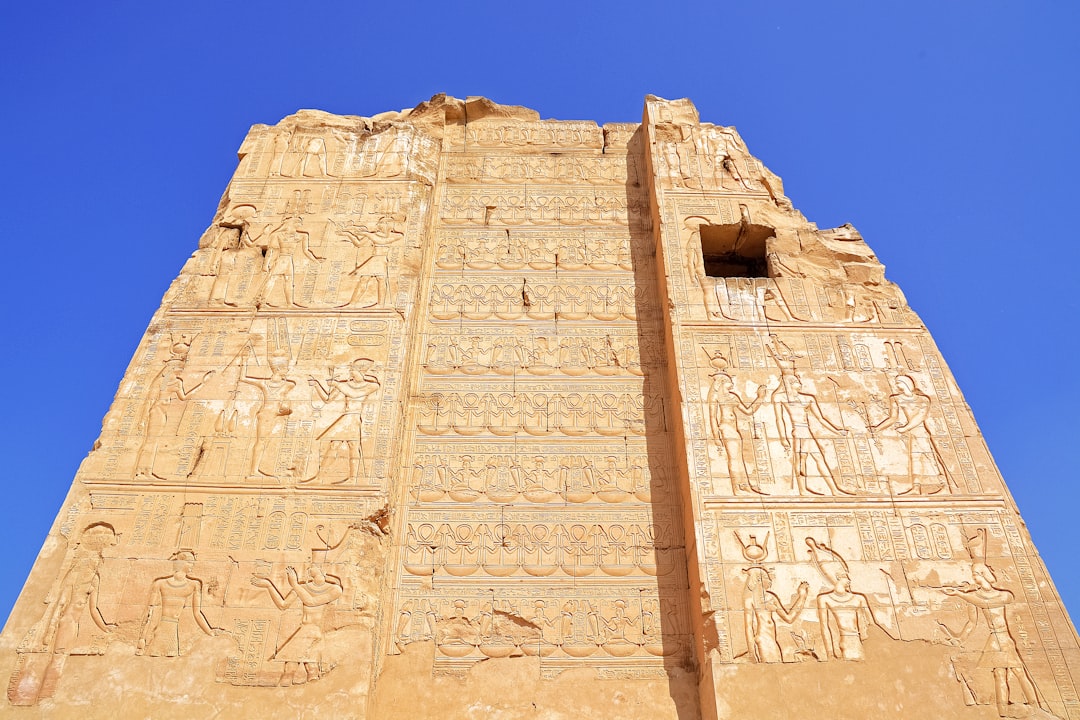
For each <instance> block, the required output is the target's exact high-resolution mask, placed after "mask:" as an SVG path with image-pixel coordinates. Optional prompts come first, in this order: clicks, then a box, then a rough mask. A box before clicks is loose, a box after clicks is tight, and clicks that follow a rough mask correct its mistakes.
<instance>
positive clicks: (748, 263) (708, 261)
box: [698, 222, 776, 277]
mask: <svg viewBox="0 0 1080 720" xmlns="http://www.w3.org/2000/svg"><path fill="white" fill-rule="evenodd" d="M698 229H699V231H700V232H701V259H702V261H703V262H704V265H705V274H706V275H708V276H709V277H768V276H769V272H768V266H767V264H766V262H765V241H766V240H768V239H769V238H771V237H773V235H775V234H776V230H775V229H773V228H771V227H768V226H766V225H754V224H753V223H748V222H744V223H733V224H731V225H701V226H699V228H698Z"/></svg>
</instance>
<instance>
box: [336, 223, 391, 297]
mask: <svg viewBox="0 0 1080 720" xmlns="http://www.w3.org/2000/svg"><path fill="white" fill-rule="evenodd" d="M337 229H338V231H339V232H340V233H341V234H343V235H345V237H347V238H348V240H349V242H351V243H352V244H353V245H354V246H356V258H355V265H354V266H353V269H352V270H351V271H350V272H349V277H354V278H356V280H355V283H356V284H355V285H354V286H353V290H352V294H351V296H350V297H349V300H348V302H346V303H345V305H343V306H342V307H345V306H351V307H356V308H367V307H386V298H387V296H388V295H389V294H390V279H389V268H388V266H387V257H386V251H385V250H384V249H383V248H382V247H380V245H379V244H378V243H376V242H375V235H374V234H373V233H371V232H369V231H367V230H366V229H363V228H361V227H345V226H341V225H337Z"/></svg>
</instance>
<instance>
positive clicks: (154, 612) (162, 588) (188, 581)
mask: <svg viewBox="0 0 1080 720" xmlns="http://www.w3.org/2000/svg"><path fill="white" fill-rule="evenodd" d="M170 559H171V560H172V564H173V574H172V575H168V576H166V577H161V578H158V579H156V580H154V582H153V584H152V585H151V586H150V604H149V608H148V610H147V616H146V624H145V625H144V627H143V632H142V637H141V638H140V639H139V645H138V649H137V650H136V651H135V654H136V655H149V656H151V657H176V656H178V655H180V654H181V648H180V616H181V615H182V614H183V612H184V608H185V607H190V608H191V614H192V617H194V619H195V624H196V625H198V626H199V629H200V630H202V631H203V632H204V633H206V634H207V635H217V634H218V633H219V632H221V631H220V630H218V629H217V628H214V627H211V625H210V623H209V622H208V621H207V619H206V616H205V615H203V611H202V593H203V584H202V580H199V579H198V578H193V577H190V576H189V575H188V573H190V572H191V569H192V568H193V567H194V566H195V553H193V552H191V551H189V550H181V551H180V552H177V553H175V554H173V556H172V558H170Z"/></svg>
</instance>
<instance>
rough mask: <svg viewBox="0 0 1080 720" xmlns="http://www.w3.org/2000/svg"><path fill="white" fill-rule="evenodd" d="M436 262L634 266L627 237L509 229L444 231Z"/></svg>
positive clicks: (480, 266)
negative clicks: (468, 234)
mask: <svg viewBox="0 0 1080 720" xmlns="http://www.w3.org/2000/svg"><path fill="white" fill-rule="evenodd" d="M442 238H443V239H442V242H441V243H440V245H439V250H438V254H437V256H436V259H435V265H436V266H437V267H440V268H442V269H444V270H459V269H461V268H470V269H473V270H488V269H491V268H495V267H498V268H501V269H503V270H520V269H521V268H524V267H529V268H532V269H533V270H553V269H556V268H558V269H559V270H600V271H611V270H633V269H634V264H633V258H632V253H631V249H630V241H629V240H628V239H625V238H624V239H611V238H606V237H603V236H600V235H588V236H585V235H571V236H562V237H557V236H556V237H553V236H550V235H539V234H536V233H532V232H531V233H527V234H518V235H514V236H513V237H511V235H510V232H509V231H507V232H505V233H502V234H500V235H499V236H496V237H494V238H492V237H486V236H484V235H480V234H478V235H476V236H474V237H463V236H461V235H455V234H449V233H443V236H442Z"/></svg>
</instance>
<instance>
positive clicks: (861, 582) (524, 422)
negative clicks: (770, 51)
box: [0, 96, 1080, 720]
mask: <svg viewBox="0 0 1080 720" xmlns="http://www.w3.org/2000/svg"><path fill="white" fill-rule="evenodd" d="M1077 667H1080V645H1078V641H1077V635H1076V631H1075V629H1074V628H1073V626H1072V624H1071V622H1070V620H1069V618H1068V616H1067V615H1066V613H1065V611H1064V609H1063V607H1062V605H1061V602H1060V599H1059V598H1058V596H1057V594H1056V592H1055V590H1054V588H1053V585H1052V583H1051V581H1050V578H1049V576H1048V575H1047V573H1046V570H1045V568H1044V567H1043V564H1042V562H1041V561H1040V559H1039V557H1038V555H1037V554H1036V552H1035V549H1034V547H1033V546H1032V544H1031V540H1030V537H1029V536H1028V533H1027V531H1026V530H1025V528H1024V526H1023V523H1022V521H1021V519H1020V517H1019V515H1018V514H1017V511H1016V507H1015V504H1014V503H1013V501H1012V499H1011V498H1010V496H1009V494H1008V491H1007V489H1006V487H1005V485H1004V483H1003V481H1002V479H1001V476H1000V474H999V473H998V471H997V469H996V468H995V466H994V463H993V461H992V459H991V457H990V455H989V452H988V451H987V449H986V446H985V444H984V443H983V440H982V438H981V436H980V435H979V431H978V429H977V427H976V425H975V422H974V420H973V419H972V417H971V413H970V411H969V410H968V408H967V406H966V404H965V403H964V401H963V397H962V396H961V394H960V391H959V389H958V388H957V387H956V384H955V382H954V380H953V378H952V375H951V374H950V372H949V370H948V368H947V367H946V366H945V363H944V361H943V360H942V358H941V355H940V353H939V352H938V350H937V348H936V347H935V345H934V343H933V340H932V339H931V338H930V336H929V334H928V332H927V331H926V328H925V327H924V326H923V325H922V324H921V322H920V321H919V319H918V317H917V316H916V315H915V314H914V313H913V312H912V311H911V309H910V308H909V307H908V306H907V303H906V301H905V299H904V296H903V294H902V293H901V292H900V290H899V289H898V288H897V287H896V286H895V285H893V284H892V283H890V282H889V281H888V280H886V279H885V276H884V268H883V266H882V265H881V263H880V262H878V260H877V258H876V257H875V256H874V254H873V252H872V251H871V250H870V248H869V247H868V246H867V245H866V244H865V243H864V242H863V240H862V238H861V237H860V236H859V234H858V232H857V231H856V230H855V229H854V228H852V227H851V226H844V227H840V228H835V229H831V230H822V229H819V228H817V227H816V226H815V225H814V224H813V223H810V222H808V221H807V220H806V219H805V218H803V216H802V215H801V214H800V213H799V212H798V211H797V210H795V209H794V208H793V206H792V204H791V202H790V201H789V200H788V199H787V198H786V197H785V195H784V192H783V187H782V185H781V182H780V180H779V178H777V177H776V176H775V175H774V174H772V173H771V172H769V171H768V170H767V169H766V168H765V167H764V166H762V164H761V163H760V162H759V161H757V160H756V159H755V158H754V157H753V156H751V155H750V153H749V151H748V149H747V148H746V146H745V144H744V143H743V141H742V139H741V138H740V137H739V135H738V133H737V132H736V131H735V129H734V128H729V127H722V126H716V125H712V124H709V123H702V122H700V121H699V119H698V117H697V111H696V110H695V109H694V107H693V105H692V104H691V103H690V102H689V101H687V100H677V101H666V100H662V99H660V98H656V97H652V96H650V97H648V98H646V102H645V114H644V119H643V122H642V123H641V124H640V125H639V124H631V123H625V124H622V123H617V124H609V125H605V126H602V127H601V126H598V125H596V124H595V123H592V122H563V121H553V120H540V119H539V116H538V115H537V113H536V112H534V111H532V110H529V109H526V108H521V107H511V106H502V105H497V104H495V103H493V102H491V101H489V100H486V99H483V98H469V99H467V100H464V101H462V100H458V99H454V98H449V97H445V96H436V97H434V98H432V99H431V100H430V101H427V102H425V103H422V104H420V105H419V106H417V107H416V108H414V109H413V110H406V111H402V112H389V113H383V114H381V115H377V116H374V117H370V118H367V117H352V116H348V117H342V116H334V115H329V114H326V113H322V112H317V111H309V110H305V111H300V112H298V113H297V114H295V115H293V116H290V117H288V118H286V119H284V120H282V121H281V122H280V123H278V124H277V125H275V126H273V127H269V126H265V125H256V126H254V127H253V128H252V129H251V131H250V132H249V134H248V136H247V138H246V139H245V141H244V143H243V145H242V146H241V148H240V164H239V167H238V169H237V172H236V175H235V176H234V178H233V180H232V182H231V183H230V184H229V187H228V189H227V191H226V193H225V196H224V197H223V198H222V201H221V205H220V207H219V208H218V210H217V213H216V214H215V216H214V219H213V222H212V223H211V225H210V227H209V229H208V230H207V231H206V233H205V235H204V236H203V238H202V239H201V240H200V242H199V246H198V250H197V251H196V252H195V253H194V255H192V257H191V259H190V260H189V261H188V263H187V264H186V265H185V266H184V268H183V270H182V272H181V274H180V276H179V277H178V278H177V280H176V281H175V282H174V283H173V285H172V287H171V288H170V289H169V291H168V293H167V294H166V296H165V299H164V302H163V304H162V306H161V308H160V309H159V310H158V312H157V314H156V315H155V316H154V318H153V320H152V322H151V325H150V327H149V328H148V330H147V333H146V336H145V337H144V339H143V341H142V343H141V344H140V346H139V349H138V351H137V353H136V355H135V357H134V359H133V361H132V364H131V366H130V368H129V369H128V372H127V374H126V375H125V377H124V379H123V381H122V383H121V386H120V389H119V391H118V392H117V395H116V400H115V402H114V404H113V406H112V408H111V409H110V411H109V414H108V415H107V416H106V418H105V420H104V423H103V427H102V434H101V437H100V439H99V441H98V443H97V444H96V446H95V449H94V451H93V452H92V453H91V454H90V455H89V457H87V459H86V460H85V461H84V463H83V465H82V467H81V468H80V470H79V473H78V475H77V476H76V478H75V481H74V484H73V486H72V489H71V492H70V494H69V496H68V499H67V501H66V503H65V505H64V507H63V509H62V510H61V512H60V513H59V515H58V518H57V520H56V523H55V525H54V527H53V529H52V531H51V532H50V534H49V536H48V538H47V539H46V541H45V545H44V547H43V549H42V552H41V555H40V557H39V559H38V562H37V565H36V566H35V568H34V571H33V573H32V574H31V576H30V578H29V580H28V581H27V584H26V587H25V588H24V590H23V594H22V596H21V598H20V600H19V603H18V604H17V606H16V608H15V610H14V612H13V613H12V616H11V618H10V619H9V620H8V623H7V625H6V627H5V629H4V632H3V635H2V636H0V672H3V673H5V675H4V676H5V677H8V678H9V683H8V686H7V699H6V707H5V712H4V714H5V715H6V716H10V717H16V718H18V717H26V718H30V717H79V718H106V717H108V718H112V717H115V716H116V715H117V714H118V712H119V714H120V715H121V716H125V717H154V718H170V717H176V718H195V717H219V716H238V717H247V716H259V717H265V718H277V717H282V718H292V717H328V718H380V719H384V718H387V719H389V718H410V719H415V718H472V717H484V718H489V717H492V718H495V717H497V718H580V717H603V718H673V719H678V720H691V719H695V718H747V717H796V716H797V717H800V718H807V719H809V718H828V719H830V720H842V719H846V718H851V719H855V718H859V719H861V718H866V717H880V718H911V717H949V718H954V717H955V718H973V719H975V718H994V717H1034V718H1053V717H1056V718H1062V719H1065V718H1074V719H1076V718H1080V702H1078V699H1077V682H1078V672H1080V671H1077V670H1076V668H1077ZM118 709H119V710H118Z"/></svg>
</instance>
